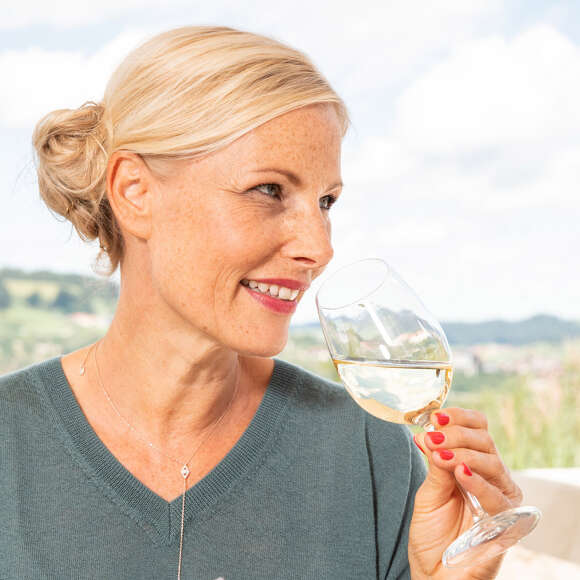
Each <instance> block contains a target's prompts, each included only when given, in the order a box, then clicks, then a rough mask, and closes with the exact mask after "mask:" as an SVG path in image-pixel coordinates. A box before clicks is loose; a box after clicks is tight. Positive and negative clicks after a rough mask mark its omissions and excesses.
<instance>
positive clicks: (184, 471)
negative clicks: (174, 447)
mask: <svg viewBox="0 0 580 580" xmlns="http://www.w3.org/2000/svg"><path fill="white" fill-rule="evenodd" d="M181 475H183V479H187V476H188V475H189V467H187V465H184V466H183V467H182V468H181Z"/></svg>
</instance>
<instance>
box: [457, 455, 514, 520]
mask: <svg viewBox="0 0 580 580" xmlns="http://www.w3.org/2000/svg"><path fill="white" fill-rule="evenodd" d="M454 473H455V477H456V479H457V481H458V482H459V483H460V484H461V486H462V487H463V489H465V490H466V491H469V492H470V493H472V494H473V495H474V496H475V497H476V498H477V500H478V501H479V503H480V504H481V507H482V508H483V509H484V510H485V511H486V512H487V513H488V514H490V515H493V514H497V513H499V512H501V511H504V510H506V509H510V508H512V507H514V506H513V504H512V503H511V501H510V500H509V499H508V498H507V497H506V496H505V495H504V494H503V493H502V491H501V490H500V489H499V488H497V487H496V486H495V485H492V484H491V483H489V482H488V481H486V480H485V479H484V478H483V477H481V476H480V475H479V474H478V473H477V472H476V471H474V470H473V469H472V468H471V466H468V465H467V464H465V463H460V464H459V465H457V466H456V467H455V470H454Z"/></svg>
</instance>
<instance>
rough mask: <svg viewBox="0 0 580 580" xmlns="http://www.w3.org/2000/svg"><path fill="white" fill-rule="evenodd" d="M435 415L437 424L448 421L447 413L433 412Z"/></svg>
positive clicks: (443, 423) (445, 423)
mask: <svg viewBox="0 0 580 580" xmlns="http://www.w3.org/2000/svg"><path fill="white" fill-rule="evenodd" d="M435 417H437V423H439V425H447V423H449V419H450V417H449V415H447V413H435Z"/></svg>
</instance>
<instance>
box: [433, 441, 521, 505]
mask: <svg viewBox="0 0 580 580" xmlns="http://www.w3.org/2000/svg"><path fill="white" fill-rule="evenodd" d="M431 462H432V463H433V464H434V465H436V466H437V467H438V468H439V469H443V470H445V471H447V472H449V473H455V472H456V470H457V467H458V466H459V465H461V464H462V463H464V464H467V465H469V467H470V468H471V469H472V471H474V472H476V473H477V474H478V475H479V476H480V477H482V478H483V479H485V480H486V481H487V482H488V483H489V484H490V485H492V486H494V487H497V488H498V489H499V490H500V491H501V493H503V494H504V495H505V496H506V497H508V498H509V499H510V501H511V502H512V503H514V504H517V505H519V504H520V503H521V501H522V499H523V495H522V491H521V489H520V488H519V487H518V486H517V484H516V483H515V482H514V480H513V479H512V478H511V475H510V473H509V470H508V469H507V468H506V466H505V465H504V463H503V461H502V460H501V458H500V457H499V455H496V454H489V453H482V452H480V451H473V450H472V449H438V450H436V451H434V452H432V455H431Z"/></svg>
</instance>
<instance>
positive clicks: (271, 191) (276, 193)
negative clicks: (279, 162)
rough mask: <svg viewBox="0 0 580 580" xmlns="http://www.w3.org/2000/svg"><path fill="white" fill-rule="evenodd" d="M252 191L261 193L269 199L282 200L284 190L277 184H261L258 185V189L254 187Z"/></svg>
mask: <svg viewBox="0 0 580 580" xmlns="http://www.w3.org/2000/svg"><path fill="white" fill-rule="evenodd" d="M252 190H256V191H260V192H262V193H263V194H264V195H267V196H268V197H273V198H277V199H281V195H280V194H281V192H282V188H281V187H280V186H279V185H278V184H277V183H261V184H260V185H256V187H252ZM264 190H265V191H264Z"/></svg>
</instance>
